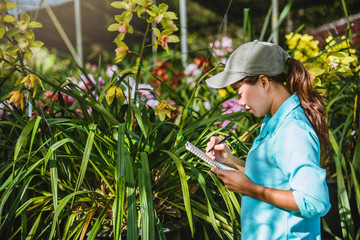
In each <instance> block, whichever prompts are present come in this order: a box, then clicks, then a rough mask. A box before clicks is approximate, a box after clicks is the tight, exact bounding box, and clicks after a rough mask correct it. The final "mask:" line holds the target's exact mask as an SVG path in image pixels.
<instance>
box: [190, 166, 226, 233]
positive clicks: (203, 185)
mask: <svg viewBox="0 0 360 240" xmlns="http://www.w3.org/2000/svg"><path fill="white" fill-rule="evenodd" d="M191 172H192V173H193V174H194V175H195V178H196V179H197V181H198V183H199V185H200V187H201V188H202V190H203V192H204V194H205V197H206V202H207V206H208V212H209V217H210V219H211V224H212V225H213V228H214V230H215V232H216V233H217V235H218V236H219V237H221V233H220V229H219V227H218V226H217V225H216V218H215V214H214V210H213V208H212V206H211V202H210V199H209V198H211V197H210V195H209V194H208V190H207V189H206V183H205V179H204V177H203V175H201V174H200V172H199V171H198V170H197V169H196V168H194V167H192V168H191ZM212 200H213V199H212ZM213 201H214V200H213Z"/></svg>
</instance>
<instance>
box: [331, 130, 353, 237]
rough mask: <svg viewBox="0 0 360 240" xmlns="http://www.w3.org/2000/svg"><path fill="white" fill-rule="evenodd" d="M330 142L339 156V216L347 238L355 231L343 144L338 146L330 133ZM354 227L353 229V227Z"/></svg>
mask: <svg viewBox="0 0 360 240" xmlns="http://www.w3.org/2000/svg"><path fill="white" fill-rule="evenodd" d="M330 140H331V144H332V147H333V149H334V151H335V153H336V154H337V155H336V156H335V159H334V160H335V167H336V173H337V186H338V197H339V214H340V221H341V227H342V232H343V237H345V238H347V237H348V236H350V235H351V232H348V231H349V230H350V231H351V229H352V230H354V228H353V223H352V219H351V215H350V203H349V197H348V194H347V191H346V187H345V181H344V175H343V171H342V168H341V158H343V155H342V154H341V143H342V141H340V144H339V145H338V144H337V142H336V139H335V138H334V136H333V134H332V133H331V132H330ZM351 226H352V227H351Z"/></svg>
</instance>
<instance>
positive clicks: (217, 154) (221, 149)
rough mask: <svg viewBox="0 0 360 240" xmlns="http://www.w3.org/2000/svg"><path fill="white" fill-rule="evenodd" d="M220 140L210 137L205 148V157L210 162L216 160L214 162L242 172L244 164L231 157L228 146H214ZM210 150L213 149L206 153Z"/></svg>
mask: <svg viewBox="0 0 360 240" xmlns="http://www.w3.org/2000/svg"><path fill="white" fill-rule="evenodd" d="M222 139H223V138H222V137H211V138H210V141H209V142H208V143H207V146H206V155H207V156H208V157H209V158H210V159H211V160H215V159H216V161H218V162H221V163H224V164H226V165H228V166H231V167H233V168H237V169H239V170H240V171H242V172H244V170H245V168H244V167H245V162H244V161H243V160H241V159H239V158H237V157H236V156H235V155H233V154H232V153H231V150H230V148H229V146H228V145H226V143H221V144H216V143H218V142H220V141H221V140H222ZM211 148H213V150H212V151H210V152H208V151H209V150H210V149H211Z"/></svg>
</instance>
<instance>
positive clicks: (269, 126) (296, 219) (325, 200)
mask: <svg viewBox="0 0 360 240" xmlns="http://www.w3.org/2000/svg"><path fill="white" fill-rule="evenodd" d="M319 162H320V144H319V139H318V137H317V135H316V133H315V131H314V129H313V128H312V126H311V124H310V122H309V120H308V119H307V117H306V115H305V113H304V110H303V109H302V107H301V105H300V101H299V98H298V96H297V95H296V94H294V95H292V96H291V97H290V98H288V99H287V100H286V101H285V102H284V103H283V104H282V105H281V106H280V108H279V109H278V111H277V112H276V113H275V114H274V116H271V115H270V114H268V115H267V116H266V117H265V119H264V121H263V124H262V128H261V131H260V134H259V136H258V137H256V139H255V141H254V143H253V145H252V148H251V149H250V151H249V154H248V157H247V159H246V164H245V174H246V176H247V177H248V178H249V179H250V180H251V181H253V182H254V183H256V184H259V185H262V186H265V187H269V188H275V189H279V190H292V191H293V195H294V198H295V201H296V204H297V205H298V207H299V209H300V212H295V211H290V210H285V209H281V208H278V207H276V206H274V205H271V204H268V203H266V202H263V201H260V200H257V199H255V198H252V197H249V196H246V195H243V196H242V200H241V232H242V235H241V239H242V240H266V239H271V240H273V239H309V240H314V239H320V217H321V216H323V215H325V214H326V213H327V212H328V211H329V209H330V203H329V194H328V188H327V185H326V181H325V178H326V171H325V170H324V169H322V168H321V167H320V165H319Z"/></svg>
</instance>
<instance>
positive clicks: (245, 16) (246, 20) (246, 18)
mask: <svg viewBox="0 0 360 240" xmlns="http://www.w3.org/2000/svg"><path fill="white" fill-rule="evenodd" d="M249 11H250V9H249V8H244V10H243V12H244V20H243V31H244V34H243V42H246V31H247V26H248V22H249V21H250V20H249Z"/></svg>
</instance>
